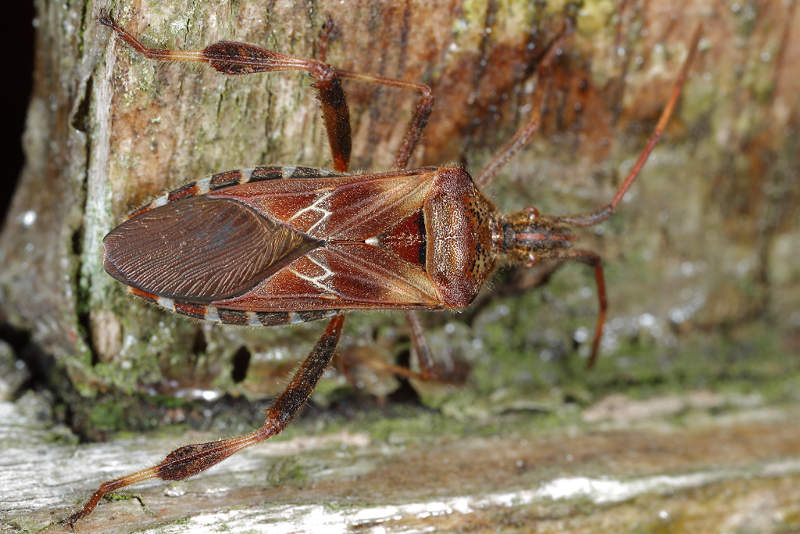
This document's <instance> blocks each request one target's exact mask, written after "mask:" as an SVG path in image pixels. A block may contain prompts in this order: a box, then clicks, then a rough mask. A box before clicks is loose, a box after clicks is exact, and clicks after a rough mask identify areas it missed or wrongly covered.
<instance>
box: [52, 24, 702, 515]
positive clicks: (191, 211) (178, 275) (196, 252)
mask: <svg viewBox="0 0 800 534" xmlns="http://www.w3.org/2000/svg"><path fill="white" fill-rule="evenodd" d="M100 22H101V23H102V24H104V25H106V26H108V27H110V28H111V29H112V30H113V31H114V32H115V33H116V34H117V35H118V36H119V38H121V39H122V40H123V41H124V42H126V43H127V44H128V45H129V46H131V47H132V48H133V49H135V50H136V51H138V52H140V53H141V54H143V55H144V56H146V57H148V58H152V59H158V60H165V61H196V62H204V63H208V64H209V65H211V66H212V67H214V68H215V69H216V70H218V71H220V72H222V73H224V74H230V75H234V74H250V73H255V72H272V71H278V70H300V71H305V72H307V73H309V74H310V75H311V76H312V77H313V78H314V79H315V82H314V84H313V87H314V88H315V90H316V91H317V92H318V97H319V101H320V103H321V107H322V112H323V118H324V123H325V127H326V131H327V134H328V140H329V144H330V149H331V152H332V155H333V162H334V165H333V166H334V171H325V170H320V169H312V168H307V167H300V166H294V167H269V166H264V167H254V168H251V169H245V170H234V171H228V172H222V173H218V174H214V175H212V176H210V177H208V178H205V179H203V180H199V181H197V182H192V183H190V184H187V185H185V186H183V187H181V188H179V189H177V190H174V191H172V192H170V193H167V194H165V195H163V196H161V197H159V198H157V199H156V200H154V201H152V202H150V203H149V204H147V205H146V206H144V207H142V208H141V209H139V210H138V211H136V212H134V213H133V214H132V215H131V216H130V217H129V218H128V219H127V220H126V221H124V222H123V223H122V224H120V225H119V226H118V227H116V228H115V229H113V230H112V231H111V232H109V234H108V235H107V236H106V237H105V239H104V241H103V243H104V247H105V256H104V265H105V269H106V271H107V272H108V273H109V274H110V275H111V276H113V277H114V278H116V279H118V280H119V281H121V282H122V283H124V284H126V285H127V286H129V288H130V291H131V292H132V293H134V294H135V295H138V296H140V297H143V298H145V299H148V300H150V301H152V302H154V303H156V304H158V305H160V306H162V307H164V308H167V309H169V310H171V311H174V312H177V313H180V314H184V315H188V316H190V317H194V318H198V319H205V320H210V321H216V322H221V323H226V324H236V325H250V326H273V325H281V324H289V323H298V322H305V321H313V320H320V319H324V318H328V319H329V323H328V326H327V328H326V330H325V332H324V333H323V334H322V337H321V338H320V339H319V340H318V341H317V343H316V345H315V346H314V348H313V349H312V351H311V353H310V354H309V355H308V357H307V358H306V359H305V361H304V362H303V363H302V364H301V366H300V368H299V369H298V370H297V371H296V373H295V375H294V376H293V378H292V379H291V381H290V383H289V384H288V386H287V387H286V389H285V391H284V392H283V393H282V394H281V395H280V396H279V397H278V398H277V399H276V400H275V402H274V404H273V405H272V407H271V408H270V409H269V410H268V412H267V416H266V420H265V422H264V424H263V426H261V427H260V428H259V429H257V430H255V431H253V432H251V433H249V434H245V435H242V436H237V437H233V438H228V439H223V440H219V441H212V442H208V443H200V444H194V445H187V446H184V447H180V448H178V449H176V450H174V451H172V452H171V453H169V454H168V455H167V456H166V458H165V459H164V460H163V461H161V462H160V463H159V464H157V465H155V466H153V467H150V468H147V469H144V470H142V471H138V472H136V473H132V474H129V475H126V476H123V477H120V478H117V479H114V480H110V481H107V482H104V483H103V484H101V485H100V487H99V488H98V489H97V491H96V492H95V493H94V494H93V495H92V497H91V499H90V500H89V501H88V502H87V503H86V504H85V505H84V507H83V508H82V509H81V510H79V511H78V512H76V513H75V514H73V515H72V516H71V517H69V518H68V519H67V520H66V522H67V523H69V524H70V525H73V524H74V523H75V522H76V521H78V520H79V519H81V518H83V517H85V516H87V515H88V514H90V513H91V512H92V510H93V509H94V508H95V506H96V505H97V503H98V502H99V500H100V499H101V498H102V497H103V496H104V495H106V494H108V493H109V492H112V491H115V490H117V489H119V488H122V487H125V486H128V485H131V484H134V483H137V482H141V481H143V480H147V479H151V478H160V479H162V480H181V479H183V478H186V477H188V476H191V475H194V474H197V473H199V472H201V471H203V470H205V469H207V468H209V467H211V466H212V465H215V464H217V463H218V462H221V461H222V460H224V459H226V458H228V457H229V456H231V455H233V454H235V453H236V452H238V451H240V450H242V449H244V448H245V447H248V446H250V445H253V444H255V443H258V442H261V441H264V440H266V439H268V438H269V437H271V436H274V435H275V434H277V433H279V432H280V431H281V430H282V429H283V428H284V427H285V426H286V424H288V422H289V421H290V420H291V419H292V418H293V417H294V415H295V414H296V413H297V411H298V410H299V409H300V408H301V407H302V406H303V405H304V403H305V402H306V400H307V399H308V397H309V395H310V394H311V392H312V390H313V389H314V387H315V385H316V383H317V381H318V380H319V378H320V376H321V375H322V373H323V371H324V370H325V368H326V367H327V365H328V364H329V362H330V361H331V358H332V356H333V354H334V351H335V348H336V345H337V342H338V340H339V337H340V334H341V331H342V327H343V323H344V312H345V311H349V310H355V309H380V308H382V309H400V310H405V313H406V317H407V320H408V322H409V325H410V329H411V338H412V343H413V346H414V349H415V352H416V354H417V357H418V359H419V362H420V371H419V372H418V373H413V374H415V376H417V377H418V378H421V379H424V380H447V379H448V378H450V377H448V375H447V372H446V371H445V370H444V369H443V368H442V367H441V366H439V365H437V364H436V363H435V361H434V359H433V357H432V355H431V351H430V349H429V348H428V345H427V342H426V341H425V336H424V334H423V332H422V328H421V325H420V322H419V320H418V319H417V317H416V315H415V310H437V309H460V308H463V307H465V306H467V305H469V304H470V302H472V300H473V299H474V298H475V296H476V295H477V293H478V291H479V289H480V288H481V286H482V285H483V283H484V282H485V281H486V279H487V278H488V277H489V276H490V275H491V274H492V272H493V271H494V270H495V267H496V266H497V264H498V263H500V262H506V263H511V264H521V265H525V266H532V265H534V264H535V263H536V262H537V261H539V260H541V259H555V260H575V261H580V262H583V263H586V264H588V265H589V266H591V267H592V268H593V270H594V274H595V278H596V282H597V290H598V300H599V314H598V319H597V325H596V328H595V334H594V339H593V343H592V349H591V356H590V358H589V365H591V364H593V362H594V361H595V359H596V358H597V353H598V346H599V342H600V339H601V337H602V332H603V324H604V321H605V315H606V308H607V304H606V291H605V284H604V278H603V268H602V264H601V260H600V257H599V256H598V255H597V254H595V253H593V252H590V251H587V250H581V249H575V248H571V245H572V242H573V240H574V235H573V234H572V233H571V229H572V228H573V227H583V226H592V225H595V224H598V223H600V222H602V221H604V220H606V219H607V218H608V217H609V216H610V215H611V214H612V212H613V211H614V209H615V207H616V206H617V204H618V203H619V202H620V200H621V199H622V197H623V195H624V194H625V192H626V191H627V190H628V189H629V188H630V187H631V185H632V184H633V182H634V180H635V179H636V177H637V176H638V174H639V172H640V171H641V169H642V167H643V165H644V163H645V161H646V160H647V157H648V155H649V154H650V152H651V151H652V149H653V148H654V146H655V144H656V142H657V141H658V139H659V137H660V135H661V133H662V131H663V129H664V127H665V125H666V123H667V121H668V120H669V118H670V115H671V114H672V111H673V109H674V107H675V105H676V103H677V100H678V97H679V94H680V90H681V87H682V85H683V83H684V81H685V79H686V74H687V71H688V67H689V64H690V63H691V60H692V57H693V54H694V50H695V49H696V48H697V43H698V40H699V36H700V28H698V30H697V31H696V32H695V34H694V37H693V40H692V42H691V45H690V48H689V50H690V52H689V54H688V56H687V58H686V60H685V62H684V64H683V66H682V68H681V70H680V73H679V75H678V77H677V80H676V82H675V86H674V89H673V91H672V93H671V96H670V98H669V100H668V102H667V104H666V106H665V108H664V110H663V112H662V115H661V117H660V119H659V121H658V124H657V126H656V128H655V131H654V132H653V134H652V135H651V137H650V139H649V140H648V142H647V144H646V146H645V148H644V150H643V151H642V153H641V155H640V157H639V159H638V161H637V162H636V164H635V165H634V167H633V168H632V169H631V171H630V173H629V174H628V176H627V177H626V178H625V180H624V181H623V183H622V185H621V186H620V187H619V189H618V191H617V192H616V194H615V195H614V197H613V198H612V200H611V201H610V202H609V203H608V204H606V205H605V206H602V207H601V208H599V209H597V210H595V211H592V212H589V213H585V214H578V215H562V216H549V215H542V214H540V213H539V212H538V211H537V210H536V209H535V208H532V207H530V208H526V209H524V210H521V211H519V212H515V213H511V214H505V215H504V214H500V213H497V211H496V210H495V208H494V206H493V204H492V203H491V201H490V200H488V199H487V198H486V197H485V196H484V195H483V194H482V193H481V189H482V188H484V187H485V186H486V185H487V184H488V183H489V182H490V181H491V180H492V179H493V178H494V177H495V176H496V175H497V173H498V171H499V170H500V168H501V167H502V166H503V165H504V164H505V163H506V162H507V161H508V160H509V159H510V158H511V157H512V156H513V155H514V154H515V153H517V152H518V151H519V150H520V149H521V148H523V147H524V146H525V145H526V144H527V143H528V141H529V140H530V139H531V137H532V136H533V135H534V133H535V132H536V130H537V127H538V124H539V121H540V118H541V114H542V105H543V104H542V103H543V101H544V99H543V96H542V95H543V93H544V92H545V91H542V90H537V93H536V95H535V98H534V105H533V111H532V115H531V118H530V120H529V121H528V122H527V124H525V125H524V126H523V127H522V128H521V129H520V130H519V132H518V133H517V134H516V135H515V136H514V137H513V138H512V139H511V140H510V141H509V142H508V144H507V145H505V146H504V147H503V148H502V149H501V150H500V151H499V152H498V154H497V155H496V156H495V157H494V158H493V159H492V160H491V161H490V162H489V164H488V165H487V166H486V167H485V168H484V169H483V170H482V171H481V172H480V173H479V174H478V175H477V176H476V177H475V178H472V177H470V175H469V174H468V173H467V172H466V171H465V170H464V169H462V168H458V167H425V168H420V169H407V164H408V161H409V159H410V157H411V154H412V152H413V150H414V148H415V146H416V145H417V143H418V141H419V139H420V137H421V135H422V131H423V129H424V127H425V124H426V122H427V120H428V117H429V115H430V113H431V109H432V106H433V96H432V93H431V90H430V88H429V87H428V86H426V85H423V84H418V83H412V82H405V81H400V80H394V79H389V78H382V77H379V76H371V75H367V74H361V73H356V72H351V71H345V70H341V69H337V68H335V67H332V66H330V65H328V64H327V63H325V55H326V54H325V52H326V49H327V40H328V36H329V34H330V31H331V30H330V28H331V25H330V24H329V25H328V26H327V27H326V28H325V29H323V33H322V38H321V46H320V59H318V60H314V59H306V58H298V57H290V56H286V55H283V54H280V53H277V52H274V51H271V50H266V49H263V48H260V47H257V46H254V45H249V44H245V43H238V42H229V41H221V42H217V43H214V44H212V45H209V46H208V47H206V48H205V49H203V50H199V51H186V50H166V49H153V48H148V47H146V46H144V45H143V44H142V43H141V42H140V41H139V40H138V39H137V38H136V37H134V36H133V35H131V34H130V33H128V32H127V31H126V30H125V29H123V28H122V27H121V26H119V25H118V24H117V23H116V22H115V21H114V20H113V19H111V17H110V16H108V15H106V14H104V15H102V16H101V18H100ZM568 33H569V31H568V27H565V29H564V31H562V32H561V34H560V35H558V36H557V37H556V38H555V39H554V40H553V42H551V43H550V45H549V47H548V48H547V51H546V52H545V53H544V54H543V56H542V58H541V64H540V69H541V70H542V71H545V70H546V69H547V68H548V65H549V64H550V62H551V61H552V58H553V57H554V56H555V54H556V52H557V50H558V49H559V46H560V44H561V43H562V41H563V39H564V38H565V37H566V36H567V35H568ZM343 79H351V80H357V81H362V82H369V83H376V84H381V85H387V86H394V87H400V88H405V89H409V90H413V91H416V92H418V93H419V99H418V103H417V106H416V109H415V112H414V114H413V117H412V119H411V122H410V124H409V126H408V128H407V130H406V134H405V137H404V140H403V142H402V144H401V146H400V148H399V150H398V153H397V156H396V159H395V167H396V169H395V170H392V171H388V172H382V173H367V174H357V175H348V174H346V171H347V170H348V167H349V159H350V137H351V136H350V123H349V111H348V108H347V102H346V99H345V95H344V91H343V89H342V86H341V80H343Z"/></svg>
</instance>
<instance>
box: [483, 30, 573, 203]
mask: <svg viewBox="0 0 800 534" xmlns="http://www.w3.org/2000/svg"><path fill="white" fill-rule="evenodd" d="M571 32H572V27H571V26H570V25H569V24H568V25H566V26H565V27H564V29H563V30H562V31H561V32H560V33H559V34H558V35H557V36H556V38H555V39H554V40H553V42H552V43H551V44H550V46H548V47H547V49H546V50H545V52H544V53H543V54H542V57H541V60H540V61H539V65H538V66H537V67H536V72H537V73H538V75H539V80H541V79H543V78H546V73H547V71H548V70H549V68H550V65H551V64H552V62H553V58H554V57H555V56H556V55H557V54H558V53H559V52H560V46H561V44H562V43H563V42H564V39H566V38H567V37H568V36H569V34H570V33H571ZM550 83H551V80H550V79H549V78H548V79H547V81H546V82H545V84H546V86H545V87H543V88H541V89H540V88H538V87H537V88H536V95H535V98H534V101H533V113H532V115H531V118H530V119H529V120H528V122H527V123H526V124H525V125H524V126H523V127H522V128H520V129H519V131H518V132H517V133H516V134H514V137H512V138H511V140H509V141H508V143H506V144H505V146H503V148H501V149H500V151H499V152H498V153H497V154H495V156H494V157H493V158H492V160H491V161H490V162H489V163H488V164H487V165H486V166H485V167H484V168H483V169H481V172H480V173H478V175H477V176H476V177H475V179H474V181H475V183H476V184H477V185H478V187H479V188H480V189H483V188H485V187H486V186H487V185H488V184H489V182H491V181H492V179H493V178H494V177H495V176H497V173H498V172H500V169H502V168H503V166H505V164H506V163H508V161H509V160H510V159H511V158H512V157H514V155H516V153H517V152H519V151H520V150H522V149H523V148H524V147H525V145H527V144H528V143H529V142H530V140H531V139H532V138H533V134H535V133H536V131H537V130H538V129H539V121H540V120H541V117H542V107H543V106H544V101H545V96H546V95H547V94H549V93H550V87H549V86H550Z"/></svg>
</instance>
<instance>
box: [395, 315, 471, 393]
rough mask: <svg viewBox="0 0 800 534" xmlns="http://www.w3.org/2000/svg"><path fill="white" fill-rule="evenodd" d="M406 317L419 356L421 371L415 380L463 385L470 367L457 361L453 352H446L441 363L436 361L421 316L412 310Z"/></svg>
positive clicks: (440, 359)
mask: <svg viewBox="0 0 800 534" xmlns="http://www.w3.org/2000/svg"><path fill="white" fill-rule="evenodd" d="M405 316H406V322H408V327H409V330H410V331H411V345H412V346H413V347H414V352H416V354H417V361H418V363H419V369H420V373H418V376H414V377H413V378H417V379H419V380H424V381H431V382H448V383H453V384H460V383H463V382H464V380H465V379H466V377H467V374H468V372H469V366H468V365H467V364H466V363H465V362H463V361H458V360H457V359H455V358H454V357H453V353H452V352H451V351H445V354H444V355H443V357H441V358H439V361H437V360H436V359H434V357H433V353H432V352H431V348H430V345H428V338H427V336H426V335H425V330H424V329H423V328H422V323H420V320H419V315H418V314H417V313H416V312H414V311H413V310H412V311H407V312H406V313H405Z"/></svg>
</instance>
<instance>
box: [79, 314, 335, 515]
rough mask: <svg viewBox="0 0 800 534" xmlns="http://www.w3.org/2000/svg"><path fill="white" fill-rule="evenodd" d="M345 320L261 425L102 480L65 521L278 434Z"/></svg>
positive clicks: (319, 346)
mask: <svg viewBox="0 0 800 534" xmlns="http://www.w3.org/2000/svg"><path fill="white" fill-rule="evenodd" d="M343 323H344V315H337V316H336V317H334V318H333V319H331V321H330V323H328V328H327V329H326V330H325V333H324V334H322V337H321V338H320V339H319V341H317V344H316V345H315V346H314V349H313V350H312V351H311V354H309V355H308V357H307V358H306V359H305V361H303V364H302V365H301V366H300V369H298V370H297V372H296V373H295V374H294V377H292V381H291V382H290V383H289V385H288V386H287V387H286V389H285V390H284V392H283V393H282V394H281V396H280V397H278V398H277V399H276V400H275V402H274V403H273V405H272V407H271V408H270V409H269V411H267V416H266V419H265V420H264V424H263V425H262V426H261V428H259V429H258V430H255V431H254V432H250V433H249V434H244V435H242V436H237V437H234V438H228V439H223V440H219V441H209V442H207V443H198V444H194V445H185V446H183V447H179V448H178V449H175V450H174V451H172V452H171V453H169V454H168V455H167V457H166V458H164V459H163V460H162V461H161V462H160V463H159V464H157V465H154V466H153V467H150V468H147V469H144V470H142V471H137V472H135V473H131V474H129V475H125V476H123V477H120V478H116V479H114V480H109V481H107V482H103V483H102V484H100V487H99V488H98V489H97V491H95V492H94V494H93V495H92V498H91V499H89V501H88V502H87V503H86V504H85V505H84V506H83V508H82V509H81V510H79V511H78V512H76V513H74V514H72V515H71V516H70V517H69V518H67V519H65V520H64V521H63V522H64V523H66V524H68V525H69V526H70V527H72V526H74V525H75V523H76V522H77V521H78V520H80V519H81V518H84V517H86V516H88V515H89V514H91V513H92V510H94V508H95V507H96V506H97V503H98V502H100V499H102V498H103V496H104V495H107V494H109V493H111V492H113V491H116V490H118V489H120V488H124V487H125V486H130V485H131V484H136V483H137V482H142V481H144V480H148V479H151V478H160V479H161V480H183V479H184V478H187V477H190V476H192V475H196V474H197V473H200V472H201V471H205V470H206V469H208V468H209V467H211V466H213V465H216V464H218V463H219V462H221V461H222V460H224V459H225V458H228V457H229V456H231V455H233V454H236V453H237V452H239V451H240V450H242V449H244V448H245V447H249V446H250V445H254V444H256V443H259V442H261V441H264V440H266V439H269V438H270V437H272V436H274V435H275V434H278V433H279V432H280V431H281V430H283V428H284V427H285V426H286V425H287V424H288V423H289V421H291V420H292V418H293V417H294V416H295V415H296V414H297V412H298V410H300V408H301V407H302V406H303V405H304V404H305V403H306V401H307V400H308V397H309V396H310V395H311V392H312V391H314V387H315V386H316V385H317V382H319V379H320V377H321V376H322V373H323V372H325V368H326V367H327V366H328V363H330V361H331V358H332V357H333V353H334V350H335V349H336V345H337V344H338V343H339V336H340V335H341V333H342V325H343Z"/></svg>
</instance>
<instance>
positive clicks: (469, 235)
mask: <svg viewBox="0 0 800 534" xmlns="http://www.w3.org/2000/svg"><path fill="white" fill-rule="evenodd" d="M425 226H426V230H427V233H428V236H429V237H430V238H431V240H430V243H429V253H428V255H427V259H426V270H427V272H428V275H429V276H430V277H431V279H432V280H433V282H434V283H435V284H436V286H437V288H438V290H439V292H440V297H441V299H442V301H443V302H444V304H445V305H446V306H447V307H449V308H463V307H465V306H467V305H469V303H470V302H472V300H473V299H474V298H475V297H476V296H477V294H478V291H480V288H481V286H482V285H483V283H484V281H486V279H487V278H488V277H489V275H490V274H491V273H492V271H494V268H495V258H494V254H493V252H492V236H493V235H496V234H497V231H496V229H495V226H497V222H496V218H495V209H494V206H493V205H492V203H491V202H490V201H489V200H488V199H487V198H486V197H484V196H483V195H482V194H481V192H480V191H479V190H478V188H477V187H476V186H475V184H474V183H473V181H472V178H470V176H469V174H467V173H466V171H464V170H463V169H458V168H443V169H439V170H438V172H437V177H436V179H435V181H434V184H433V186H432V187H431V190H430V193H429V194H428V198H427V200H426V202H425Z"/></svg>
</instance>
